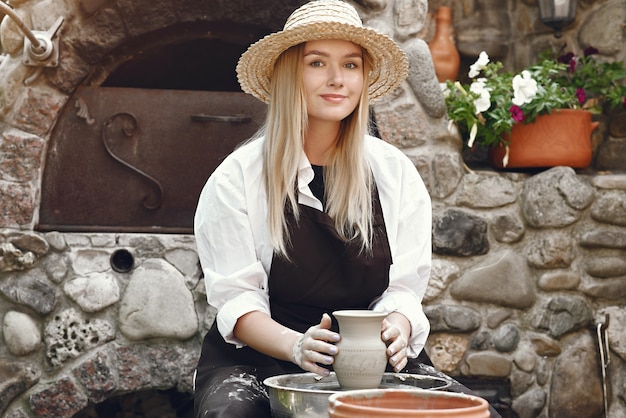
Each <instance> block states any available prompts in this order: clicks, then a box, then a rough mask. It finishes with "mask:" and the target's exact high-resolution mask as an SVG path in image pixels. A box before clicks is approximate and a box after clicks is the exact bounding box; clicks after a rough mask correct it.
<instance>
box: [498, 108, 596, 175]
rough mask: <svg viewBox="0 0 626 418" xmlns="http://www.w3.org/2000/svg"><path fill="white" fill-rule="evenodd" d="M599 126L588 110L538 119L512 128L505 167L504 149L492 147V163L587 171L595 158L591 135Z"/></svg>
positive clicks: (502, 165)
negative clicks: (582, 169) (584, 169)
mask: <svg viewBox="0 0 626 418" xmlns="http://www.w3.org/2000/svg"><path fill="white" fill-rule="evenodd" d="M598 125H599V122H592V121H591V113H590V112H588V111H586V110H574V109H560V110H556V111H554V112H552V113H551V114H549V115H541V116H538V117H537V119H535V121H534V122H533V123H529V124H524V123H523V122H521V123H517V124H515V125H514V126H513V130H512V131H511V134H510V135H509V161H508V164H507V165H506V167H505V166H504V164H503V161H502V160H503V158H504V156H505V154H506V148H505V147H504V146H496V147H491V148H490V149H489V161H490V163H491V164H492V165H493V166H494V167H496V168H543V167H556V166H569V167H572V168H585V167H588V166H589V164H590V163H591V158H592V149H591V133H592V132H593V131H594V129H596V128H597V127H598Z"/></svg>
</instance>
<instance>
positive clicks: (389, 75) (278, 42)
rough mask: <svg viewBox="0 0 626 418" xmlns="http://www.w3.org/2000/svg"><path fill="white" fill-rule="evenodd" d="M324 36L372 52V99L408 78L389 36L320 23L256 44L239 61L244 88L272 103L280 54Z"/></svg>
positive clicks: (404, 60) (403, 61) (404, 63)
mask: <svg viewBox="0 0 626 418" xmlns="http://www.w3.org/2000/svg"><path fill="white" fill-rule="evenodd" d="M321 39H342V40H347V41H351V42H354V43H355V44H358V45H360V46H361V47H363V48H364V49H365V50H366V51H367V52H368V54H369V55H370V58H371V61H372V69H371V73H370V77H369V79H370V80H369V81H370V82H369V86H368V93H369V97H370V100H374V99H376V98H379V97H381V96H383V95H384V94H386V93H388V92H389V91H391V90H393V89H395V88H396V87H397V86H398V85H400V83H402V82H403V81H404V80H405V79H406V77H407V74H408V67H409V65H408V61H407V58H406V55H405V54H404V52H403V51H402V49H400V47H399V46H398V45H397V44H396V43H395V42H394V41H393V40H392V39H391V38H390V37H388V36H387V35H384V34H382V33H380V32H378V31H376V30H374V29H371V28H366V27H357V26H354V25H349V24H345V23H337V22H318V23H311V24H307V25H302V26H298V27H295V28H292V29H288V30H283V31H280V32H276V33H272V34H270V35H267V36H265V37H264V38H262V39H260V40H259V41H257V42H255V43H254V44H252V45H251V46H250V47H249V48H248V50H247V51H246V52H244V53H243V55H242V56H241V58H240V59H239V62H238V63H237V79H238V80H239V84H240V85H241V89H242V90H243V91H244V92H246V93H249V94H252V95H253V96H255V97H256V98H258V99H259V100H261V101H263V102H265V103H268V102H269V100H270V97H269V87H270V79H271V77H272V72H273V70H274V63H275V62H276V59H278V56H279V55H280V54H282V53H283V52H285V51H286V50H287V49H289V48H290V47H292V46H295V45H299V44H301V43H304V42H307V41H314V40H321Z"/></svg>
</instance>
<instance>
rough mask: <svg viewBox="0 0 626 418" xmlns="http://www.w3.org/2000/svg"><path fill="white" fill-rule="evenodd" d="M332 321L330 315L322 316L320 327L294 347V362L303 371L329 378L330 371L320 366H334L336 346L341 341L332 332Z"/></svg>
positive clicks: (312, 329)
mask: <svg viewBox="0 0 626 418" xmlns="http://www.w3.org/2000/svg"><path fill="white" fill-rule="evenodd" d="M331 324H332V321H331V319H330V316H329V315H328V314H324V315H322V320H321V321H320V323H319V324H318V325H314V326H312V327H311V328H309V329H308V330H307V331H306V332H305V333H304V334H302V336H301V337H300V338H299V339H298V341H296V343H295V344H294V346H293V362H294V363H295V364H297V365H298V366H300V367H301V368H302V369H304V370H307V371H309V372H313V373H317V374H319V375H323V376H327V375H328V374H329V373H330V372H329V370H328V369H325V368H324V367H321V366H319V365H318V364H317V363H320V364H333V362H334V361H335V358H334V357H333V356H334V355H335V354H337V347H335V345H334V344H332V343H336V342H337V341H339V338H340V337H339V334H337V333H336V332H333V331H331V330H330V326H331Z"/></svg>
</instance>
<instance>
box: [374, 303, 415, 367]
mask: <svg viewBox="0 0 626 418" xmlns="http://www.w3.org/2000/svg"><path fill="white" fill-rule="evenodd" d="M410 330H411V324H410V322H409V320H408V319H407V318H406V317H405V316H404V315H402V314H400V313H397V312H392V313H390V314H389V315H388V316H387V318H385V319H384V320H383V328H382V334H381V335H382V338H383V341H385V343H386V344H387V357H389V364H390V365H391V366H392V367H393V369H394V370H395V371H396V373H398V372H400V370H402V369H403V368H404V366H406V365H407V356H406V353H407V351H406V350H407V345H408V341H409V333H410V332H411V331H410Z"/></svg>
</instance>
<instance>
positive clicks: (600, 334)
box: [595, 314, 611, 418]
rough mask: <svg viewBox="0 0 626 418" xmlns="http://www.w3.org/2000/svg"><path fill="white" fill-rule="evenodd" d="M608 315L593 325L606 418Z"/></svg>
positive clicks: (607, 412) (607, 405)
mask: <svg viewBox="0 0 626 418" xmlns="http://www.w3.org/2000/svg"><path fill="white" fill-rule="evenodd" d="M610 319H611V318H610V316H609V314H605V315H604V322H598V323H597V324H595V330H596V336H597V338H598V351H599V352H600V370H601V372H602V398H603V400H604V416H605V418H607V417H608V416H609V415H608V414H609V400H608V390H607V370H608V368H609V363H610V361H611V359H610V347H609V333H608V328H609V321H610Z"/></svg>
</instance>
